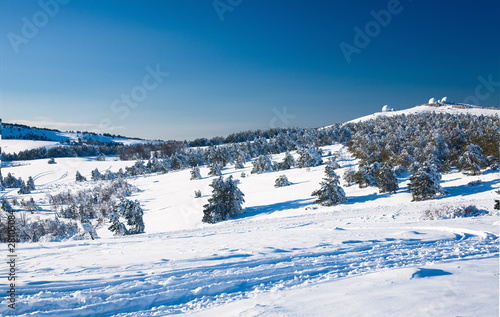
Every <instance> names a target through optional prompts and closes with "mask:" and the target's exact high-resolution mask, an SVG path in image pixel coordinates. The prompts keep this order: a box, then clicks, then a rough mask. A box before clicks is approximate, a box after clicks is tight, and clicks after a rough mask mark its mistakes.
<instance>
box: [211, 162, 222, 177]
mask: <svg viewBox="0 0 500 317" xmlns="http://www.w3.org/2000/svg"><path fill="white" fill-rule="evenodd" d="M221 168H222V167H221V164H220V163H219V162H212V164H210V167H209V171H208V176H221V175H222V172H221Z"/></svg>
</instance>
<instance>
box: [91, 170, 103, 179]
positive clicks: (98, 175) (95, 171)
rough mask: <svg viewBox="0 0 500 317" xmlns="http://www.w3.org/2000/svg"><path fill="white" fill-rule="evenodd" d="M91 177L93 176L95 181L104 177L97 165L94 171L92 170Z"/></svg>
mask: <svg viewBox="0 0 500 317" xmlns="http://www.w3.org/2000/svg"><path fill="white" fill-rule="evenodd" d="M90 178H91V179H92V180H93V181H95V182H96V181H98V180H101V179H102V175H101V173H99V170H98V169H97V167H96V169H95V170H93V171H92V172H91V176H90Z"/></svg>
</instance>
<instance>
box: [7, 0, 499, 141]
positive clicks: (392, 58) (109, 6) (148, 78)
mask: <svg viewBox="0 0 500 317" xmlns="http://www.w3.org/2000/svg"><path fill="white" fill-rule="evenodd" d="M381 10H384V11H382V12H381ZM372 11H373V12H372ZM498 12H500V1H496V0H495V1H493V0H492V1H482V0H478V1H474V2H469V1H423V0H413V1H410V0H401V1H400V2H399V1H394V0H390V1H359V0H358V1H326V0H325V1H320V0H311V1H293V0H286V1H285V0H281V1H271V0H216V1H213V0H198V1H193V0H178V1H168V0H163V1H144V0H143V1H139V0H137V1H125V0H122V1H97V0H86V1H83V0H71V1H68V0H64V1H63V0H60V1H59V2H57V1H56V0H41V1H26V0H0V35H1V40H0V45H1V62H0V66H1V69H0V85H1V86H0V87H1V94H0V102H1V117H2V119H3V121H4V122H19V123H25V124H31V125H36V126H45V127H51V128H59V129H62V130H92V131H97V132H110V133H117V134H123V135H127V136H135V137H143V138H152V139H180V140H183V139H194V138H197V137H212V136H216V135H227V134H229V133H232V132H237V131H242V130H248V129H258V128H269V127H271V126H284V125H288V126H299V127H319V126H324V125H328V124H332V123H335V122H342V121H346V120H350V119H353V118H356V117H359V116H362V115H366V114H369V113H373V112H376V111H380V109H381V108H382V106H383V105H385V104H388V105H389V106H390V107H392V108H395V109H402V108H407V107H411V106H414V105H417V104H421V103H425V102H427V101H428V100H429V98H431V97H435V98H441V97H443V96H448V99H449V100H451V101H457V102H462V101H464V100H465V101H468V102H474V103H479V104H481V105H485V106H496V107H499V106H500V94H499V90H500V40H499V34H500V32H499V31H500V23H499V19H498ZM357 30H358V31H361V32H362V33H363V34H360V32H358V31H357ZM367 33H368V35H367Z"/></svg>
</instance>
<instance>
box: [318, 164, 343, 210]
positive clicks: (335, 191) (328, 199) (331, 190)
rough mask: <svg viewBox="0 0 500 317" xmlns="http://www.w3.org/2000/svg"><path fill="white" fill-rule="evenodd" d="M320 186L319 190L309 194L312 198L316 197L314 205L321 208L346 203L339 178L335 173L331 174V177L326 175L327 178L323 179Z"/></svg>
mask: <svg viewBox="0 0 500 317" xmlns="http://www.w3.org/2000/svg"><path fill="white" fill-rule="evenodd" d="M320 185H321V188H320V189H318V190H315V191H314V192H313V193H312V194H311V195H312V196H318V198H317V199H316V200H315V201H314V202H315V203H317V204H320V205H322V206H333V205H337V204H342V203H345V202H346V201H347V198H346V196H345V192H344V189H342V187H341V186H340V183H339V177H338V176H337V174H335V172H333V175H332V176H328V175H327V177H325V178H323V181H322V182H321V183H320Z"/></svg>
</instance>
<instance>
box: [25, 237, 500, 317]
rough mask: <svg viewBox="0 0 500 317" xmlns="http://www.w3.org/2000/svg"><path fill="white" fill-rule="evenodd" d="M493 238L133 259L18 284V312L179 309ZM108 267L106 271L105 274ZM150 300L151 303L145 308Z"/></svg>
mask: <svg viewBox="0 0 500 317" xmlns="http://www.w3.org/2000/svg"><path fill="white" fill-rule="evenodd" d="M498 242H499V238H498V236H496V235H488V236H486V237H484V236H477V235H467V236H461V237H457V238H455V239H453V238H449V239H440V240H430V241H413V240H400V241H388V242H383V243H370V242H368V243H367V242H364V243H357V244H355V245H348V246H343V247H340V248H339V247H338V246H337V247H335V246H330V247H328V248H324V247H323V248H321V249H320V250H318V248H314V249H311V250H309V251H305V252H304V251H297V252H288V253H284V252H269V253H267V254H260V255H241V254H239V255H229V256H227V257H222V258H221V257H220V256H214V257H207V258H203V259H191V260H183V261H173V262H174V263H172V262H171V261H167V262H164V263H154V264H148V263H145V264H143V265H140V266H136V267H135V269H136V273H133V274H131V273H130V268H128V267H122V268H120V269H121V271H120V270H119V269H117V268H116V267H114V268H102V269H101V271H100V272H99V273H98V274H101V275H96V274H89V276H92V277H93V278H87V279H84V280H79V281H74V280H61V281H56V282H50V281H46V282H44V281H40V282H33V283H28V284H27V285H25V286H23V287H22V295H21V296H20V297H19V303H20V305H19V309H18V313H22V314H25V316H54V315H61V316H93V315H96V314H97V315H99V316H112V315H116V314H120V315H121V316H126V315H127V312H135V313H134V316H136V315H143V316H150V315H152V314H153V313H154V312H155V313H159V312H161V313H162V314H169V313H180V312H183V311H186V310H189V309H199V308H205V307H210V306H213V305H219V304H222V303H225V302H228V301H232V300H235V299H237V298H242V297H246V296H248V295H249V294H251V293H252V292H258V291H270V290H273V289H282V288H289V287H292V286H294V285H300V284H304V283H310V282H317V281H321V280H330V279H338V278H343V277H348V276H353V275H359V274H366V273H370V272H376V271H380V270H384V269H392V268H399V267H405V266H419V265H426V264H429V263H434V262H443V261H450V260H460V259H474V258H484V257H491V256H498V252H499V247H498ZM224 261H226V262H224ZM176 267H177V268H176ZM178 267H189V268H184V269H179V268H178ZM148 271H149V273H145V272H148ZM153 272H154V273H153ZM109 275H113V277H111V278H105V276H106V277H107V276H109ZM152 308H155V309H154V311H150V310H151V309H152Z"/></svg>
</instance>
